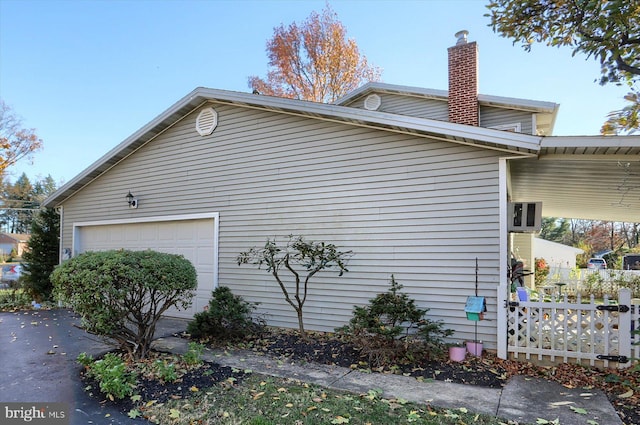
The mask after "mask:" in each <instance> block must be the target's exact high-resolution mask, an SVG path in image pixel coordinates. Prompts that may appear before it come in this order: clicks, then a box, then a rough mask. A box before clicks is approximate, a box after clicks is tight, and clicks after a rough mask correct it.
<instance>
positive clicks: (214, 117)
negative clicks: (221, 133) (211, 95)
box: [196, 107, 218, 136]
mask: <svg viewBox="0 0 640 425" xmlns="http://www.w3.org/2000/svg"><path fill="white" fill-rule="evenodd" d="M217 125H218V113H217V112H216V111H215V110H214V109H213V108H211V107H209V108H204V109H203V110H202V111H200V113H199V114H198V118H196V130H197V131H198V134H199V135H201V136H208V135H210V134H211V133H213V130H215V129H216V126H217Z"/></svg>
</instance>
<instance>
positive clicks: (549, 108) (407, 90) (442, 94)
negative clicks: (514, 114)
mask: <svg viewBox="0 0 640 425" xmlns="http://www.w3.org/2000/svg"><path fill="white" fill-rule="evenodd" d="M373 91H380V92H386V93H396V94H404V95H409V96H420V97H428V98H433V99H440V100H445V101H446V100H447V98H448V97H449V91H448V90H436V89H427V88H423V87H412V86H403V85H397V84H386V83H376V82H371V83H366V84H364V85H363V86H360V87H359V88H357V89H355V90H354V91H352V92H350V93H348V94H346V95H345V96H343V97H341V98H340V99H338V100H336V101H335V102H333V104H334V105H342V104H344V103H346V102H348V101H350V100H353V99H356V98H358V97H360V96H363V95H365V94H367V93H369V92H373ZM478 102H480V104H484V105H491V106H496V107H500V108H509V109H522V110H525V111H532V112H545V113H550V114H552V113H555V112H557V110H558V108H559V106H560V105H558V104H557V103H554V102H544V101H540V100H530V99H520V98H515V97H503V96H492V95H486V94H479V95H478Z"/></svg>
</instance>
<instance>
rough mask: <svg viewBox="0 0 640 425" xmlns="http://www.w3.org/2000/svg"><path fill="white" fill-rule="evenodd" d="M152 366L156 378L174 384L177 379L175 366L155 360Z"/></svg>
mask: <svg viewBox="0 0 640 425" xmlns="http://www.w3.org/2000/svg"><path fill="white" fill-rule="evenodd" d="M153 366H154V369H155V372H156V374H157V375H158V377H159V378H160V379H161V380H162V381H164V382H175V381H176V380H177V379H178V373H177V372H176V365H175V364H173V363H167V361H164V360H160V359H158V360H156V361H155V362H153Z"/></svg>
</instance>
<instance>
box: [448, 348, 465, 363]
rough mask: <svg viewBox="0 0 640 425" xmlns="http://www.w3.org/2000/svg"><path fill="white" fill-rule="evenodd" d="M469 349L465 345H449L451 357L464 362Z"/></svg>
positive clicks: (452, 359)
mask: <svg viewBox="0 0 640 425" xmlns="http://www.w3.org/2000/svg"><path fill="white" fill-rule="evenodd" d="M466 355H467V350H465V348H464V347H449V359H450V360H451V361H454V362H463V361H464V358H465V356H466Z"/></svg>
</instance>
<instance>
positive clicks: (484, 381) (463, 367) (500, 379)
mask: <svg viewBox="0 0 640 425" xmlns="http://www.w3.org/2000/svg"><path fill="white" fill-rule="evenodd" d="M251 346H252V349H253V350H254V351H258V352H263V353H265V354H269V355H271V356H278V357H283V358H287V359H292V360H297V361H305V362H310V363H311V362H313V363H322V364H328V365H336V366H342V367H350V368H359V369H368V370H372V371H374V372H382V373H395V374H402V375H405V376H413V377H415V378H420V379H424V380H439V381H447V382H457V383H462V384H470V385H480V386H483V387H491V388H499V387H501V386H503V385H504V383H505V382H506V380H507V378H508V376H507V373H506V370H505V369H504V368H502V367H501V366H499V365H497V364H496V363H495V362H494V361H493V360H491V358H487V357H483V358H480V357H474V356H471V355H468V356H467V359H466V361H464V362H462V363H457V362H452V361H449V360H448V358H446V357H445V356H439V357H438V359H437V360H430V359H428V358H417V359H413V360H412V361H411V362H407V361H404V362H403V361H398V362H396V363H394V364H393V365H384V366H378V365H372V364H371V363H370V361H369V356H368V355H365V354H363V353H361V352H360V351H359V350H357V349H356V348H354V347H353V345H351V344H349V343H346V342H343V341H341V340H339V339H335V338H331V337H327V336H326V335H323V334H311V335H310V337H309V338H308V339H306V340H304V339H302V338H300V336H298V334H297V333H293V332H287V331H278V332H271V333H268V334H266V335H263V336H262V337H261V338H259V339H255V340H253V341H252V343H251Z"/></svg>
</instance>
